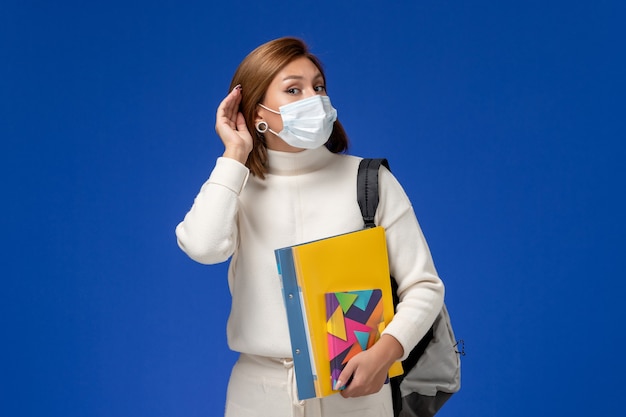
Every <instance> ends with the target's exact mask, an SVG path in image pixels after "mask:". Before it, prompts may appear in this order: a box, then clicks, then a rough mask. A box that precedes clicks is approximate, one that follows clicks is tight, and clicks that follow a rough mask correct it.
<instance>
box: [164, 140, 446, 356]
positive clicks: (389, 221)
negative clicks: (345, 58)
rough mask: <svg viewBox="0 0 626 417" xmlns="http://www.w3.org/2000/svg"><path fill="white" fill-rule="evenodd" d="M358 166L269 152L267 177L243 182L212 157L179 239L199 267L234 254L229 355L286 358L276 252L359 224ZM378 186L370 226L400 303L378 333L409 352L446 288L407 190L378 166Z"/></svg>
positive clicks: (339, 157) (332, 157)
mask: <svg viewBox="0 0 626 417" xmlns="http://www.w3.org/2000/svg"><path fill="white" fill-rule="evenodd" d="M359 161H360V158H357V157H354V156H348V155H343V154H333V153H331V152H330V151H328V150H327V149H326V148H325V147H321V148H318V149H313V150H304V151H302V152H297V153H286V152H276V151H268V163H269V173H268V174H267V175H266V177H265V179H264V180H261V179H259V178H257V177H255V176H249V175H248V174H249V171H248V169H247V168H246V167H245V166H244V165H242V164H240V163H239V162H237V161H235V160H233V159H228V158H218V160H217V163H216V165H215V168H214V169H213V172H212V173H211V176H210V178H209V179H208V181H207V182H206V183H205V184H204V185H203V186H202V188H201V190H200V193H199V194H198V195H197V197H196V198H195V201H194V203H193V206H192V208H191V210H190V211H189V212H188V213H187V215H186V216H185V218H184V220H183V221H182V222H181V223H180V224H179V225H178V226H177V228H176V236H177V238H178V245H179V246H180V248H181V249H182V250H183V251H184V252H185V253H186V254H187V255H189V257H191V258H192V259H194V260H196V261H197V262H200V263H203V264H213V263H218V262H223V261H226V260H228V259H229V258H231V257H232V259H231V262H230V268H229V272H228V284H229V287H230V292H231V294H232V308H231V312H230V317H229V319H228V326H227V334H228V343H229V346H230V348H231V349H233V350H234V351H238V352H242V353H249V354H254V355H261V356H268V357H275V358H288V357H291V345H290V339H289V329H288V326H287V316H286V313H285V307H284V305H283V299H282V293H281V283H280V278H279V276H278V272H277V268H276V259H275V257H274V249H277V248H282V247H286V246H291V245H294V244H297V243H303V242H308V241H311V240H316V239H321V238H324V237H329V236H334V235H337V234H341V233H347V232H351V231H355V230H359V229H361V228H363V220H362V217H361V213H360V211H359V206H358V204H357V198H356V174H357V167H358V164H359ZM379 184H380V204H379V206H378V211H377V213H376V224H377V225H380V226H383V227H384V228H385V230H386V238H387V247H388V251H389V267H390V270H391V274H392V275H393V276H394V277H395V278H396V280H397V281H398V285H399V290H398V292H399V294H400V299H401V303H400V304H399V306H398V309H397V313H396V315H395V317H394V319H393V321H392V322H391V323H390V324H389V326H387V328H386V329H385V332H384V333H387V334H390V335H392V336H394V337H395V338H396V339H397V340H398V341H399V342H400V343H401V344H402V346H403V348H404V352H405V356H406V355H408V353H409V352H410V350H411V349H412V348H413V346H414V345H415V344H416V343H417V342H418V341H419V340H420V339H421V338H422V337H423V336H424V334H425V333H426V331H427V330H428V329H429V327H430V325H431V324H432V322H433V321H434V319H435V317H436V316H437V313H438V312H439V310H440V309H441V307H442V304H443V294H444V287H443V283H442V282H441V280H440V279H439V277H438V275H437V272H436V270H435V267H434V265H433V261H432V258H431V255H430V251H429V249H428V246H427V244H426V241H425V239H424V236H423V234H422V231H421V229H420V227H419V224H418V222H417V219H416V217H415V214H414V212H413V208H412V206H411V203H410V202H409V200H408V198H407V196H406V194H405V192H404V190H403V189H402V187H401V186H400V184H399V183H398V182H397V180H396V179H395V178H394V177H393V175H392V174H391V173H390V172H389V171H388V170H386V169H381V173H380V178H379ZM403 359H404V358H403Z"/></svg>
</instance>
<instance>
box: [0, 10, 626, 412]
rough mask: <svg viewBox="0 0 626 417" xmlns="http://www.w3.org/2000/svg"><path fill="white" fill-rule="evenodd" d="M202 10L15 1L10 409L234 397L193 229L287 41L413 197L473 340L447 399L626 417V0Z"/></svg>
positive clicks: (180, 403) (90, 408)
mask: <svg viewBox="0 0 626 417" xmlns="http://www.w3.org/2000/svg"><path fill="white" fill-rule="evenodd" d="M177 3H178V2H174V1H156V2H154V1H153V2H148V1H125V2H121V1H106V2H102V1H94V2H87V3H85V2H60V3H59V4H56V3H55V2H43V1H17V0H5V1H4V2H3V3H2V6H0V98H1V100H0V138H1V144H2V151H1V152H0V175H1V177H2V204H1V205H0V210H1V216H0V222H1V223H0V226H1V228H2V237H3V249H2V251H1V255H0V256H1V262H2V264H1V265H2V268H1V271H2V272H1V283H2V285H1V291H0V332H1V333H0V335H1V336H0V337H1V344H0V351H1V356H0V384H1V385H0V414H1V415H3V416H44V415H59V416H60V415H62V416H66V417H71V416H94V417H95V416H187V417H191V416H213V415H220V414H221V411H222V409H223V403H224V394H225V388H226V383H227V378H228V374H229V370H230V367H231V365H232V363H233V361H234V360H235V355H234V354H233V353H232V352H230V351H229V350H228V348H227V346H226V341H225V335H224V333H225V322H226V318H227V313H228V308H229V295H228V290H227V286H226V279H225V271H226V265H218V266H212V267H207V266H201V265H198V264H195V263H193V262H192V261H191V260H189V259H188V258H186V257H185V255H184V254H183V253H182V252H180V251H179V250H178V248H177V246H176V242H175V237H174V227H175V226H176V224H177V223H178V222H179V221H180V220H181V219H182V217H183V215H184V214H185V212H186V211H187V210H188V208H189V207H190V205H191V202H192V200H193V197H194V196H195V194H196V192H197V191H198V189H199V187H200V185H201V184H202V182H203V181H204V180H205V179H206V178H207V176H208V174H209V172H210V170H211V168H212V166H213V163H214V160H215V158H216V157H217V156H219V155H220V154H221V151H222V145H221V143H220V141H219V139H218V138H217V137H216V135H215V133H214V131H213V124H214V113H215V109H216V107H217V105H218V103H219V101H220V100H221V99H222V97H223V96H224V95H225V94H226V92H227V87H228V84H229V82H230V77H231V76H232V73H233V72H234V70H235V68H236V66H237V64H238V63H239V61H240V60H241V59H242V58H243V57H244V56H245V55H246V54H247V53H248V52H249V51H250V50H252V49H253V48H254V47H256V46H257V45H259V44H261V43H263V42H265V41H267V40H270V39H273V38H276V37H279V36H284V35H295V36H300V37H303V38H304V39H305V40H306V41H307V42H308V43H309V44H310V46H311V48H312V50H313V52H315V53H316V54H318V55H319V57H320V58H321V59H322V60H323V62H324V63H325V67H326V70H327V76H328V81H329V94H330V96H331V97H332V99H333V104H334V105H335V107H337V109H338V111H339V117H340V119H341V121H342V122H343V124H344V126H345V127H346V129H347V131H348V133H349V135H350V137H351V139H352V149H351V152H352V153H354V154H358V155H363V156H386V157H387V158H389V159H390V161H391V164H392V168H393V170H394V172H395V174H396V176H397V177H398V178H399V179H400V181H401V182H402V183H403V184H404V185H405V188H406V190H407V192H408V194H409V195H410V197H411V198H412V200H413V202H414V205H415V209H416V212H417V214H418V217H419V219H420V222H421V224H422V227H423V229H424V232H425V233H426V235H427V238H428V240H429V243H430V246H431V250H432V252H433V255H434V257H435V261H436V263H437V267H438V269H439V272H440V274H441V275H442V277H443V278H444V280H445V282H446V284H447V303H448V306H449V308H450V311H451V313H452V315H453V319H454V324H455V330H456V333H457V337H459V338H463V339H464V340H465V342H466V351H467V356H466V357H465V358H464V363H463V384H464V385H463V389H462V391H461V392H460V393H459V394H457V395H456V396H455V397H453V399H452V400H451V401H450V402H449V403H448V404H447V405H446V406H445V407H444V409H443V410H442V412H441V416H443V417H445V416H461V415H462V416H483V417H490V416H494V417H496V416H497V417H500V416H509V417H513V416H528V415H535V416H548V415H574V416H590V415H616V413H617V411H615V410H619V409H621V408H622V406H621V405H622V403H623V401H621V397H620V393H621V388H623V387H624V382H623V380H624V371H625V368H626V367H625V365H624V361H623V359H622V358H623V357H622V354H623V351H624V346H625V345H624V341H625V340H624V324H623V318H624V309H623V304H624V303H623V295H622V294H623V293H622V288H623V282H624V280H625V278H626V277H625V274H624V271H623V267H622V266H623V259H624V243H623V236H624V233H625V225H626V222H625V221H624V219H623V218H624V213H625V206H624V202H623V198H622V197H623V193H624V177H625V175H624V168H623V162H622V161H623V160H624V157H625V151H624V146H623V142H624V140H625V139H626V129H625V127H624V120H625V114H626V112H625V110H626V107H625V105H624V96H625V93H626V86H625V81H624V74H625V73H626V68H625V67H626V65H625V47H624V39H625V35H626V33H625V31H624V19H625V17H626V15H625V13H624V12H625V11H626V10H625V6H624V2H621V1H617V0H616V1H594V2H564V1H562V2H561V1H552V2H550V1H509V2H500V1H480V0H478V1H473V2H461V1H443V0H438V1H429V0H427V1H405V2H383V1H363V0H361V1H317V2H313V1H305V2H291V3H290V2H275V1H264V2H242V1H233V2H228V4H227V3H223V2H221V3H220V2H207V1H203V2H200V1H196V2H183V3H184V4H177Z"/></svg>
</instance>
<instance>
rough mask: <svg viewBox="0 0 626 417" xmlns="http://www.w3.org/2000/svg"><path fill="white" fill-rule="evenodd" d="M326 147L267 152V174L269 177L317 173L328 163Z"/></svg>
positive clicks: (329, 153)
mask: <svg viewBox="0 0 626 417" xmlns="http://www.w3.org/2000/svg"><path fill="white" fill-rule="evenodd" d="M331 155H332V152H330V151H329V150H328V149H327V148H326V146H320V147H319V148H316V149H305V150H303V151H300V152H280V151H272V150H270V149H268V150H267V164H268V173H269V174H271V175H302V174H308V173H310V172H313V171H317V170H319V169H321V168H322V167H324V166H325V165H326V164H328V163H329V162H330V159H331V158H330V156H331Z"/></svg>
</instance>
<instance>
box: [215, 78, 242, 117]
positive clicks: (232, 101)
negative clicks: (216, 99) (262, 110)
mask: <svg viewBox="0 0 626 417" xmlns="http://www.w3.org/2000/svg"><path fill="white" fill-rule="evenodd" d="M239 103H241V86H240V85H237V86H236V87H235V88H233V90H232V91H231V92H230V93H229V94H228V95H227V96H226V97H225V98H224V100H222V102H221V103H220V105H219V106H218V108H217V117H218V119H219V118H222V117H223V118H225V119H226V120H225V121H228V122H229V124H230V125H231V127H233V128H234V127H235V125H236V121H237V113H239Z"/></svg>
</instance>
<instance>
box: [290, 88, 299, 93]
mask: <svg viewBox="0 0 626 417" xmlns="http://www.w3.org/2000/svg"><path fill="white" fill-rule="evenodd" d="M299 92H300V89H299V88H289V89H288V90H287V93H288V94H298V93H299Z"/></svg>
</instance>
